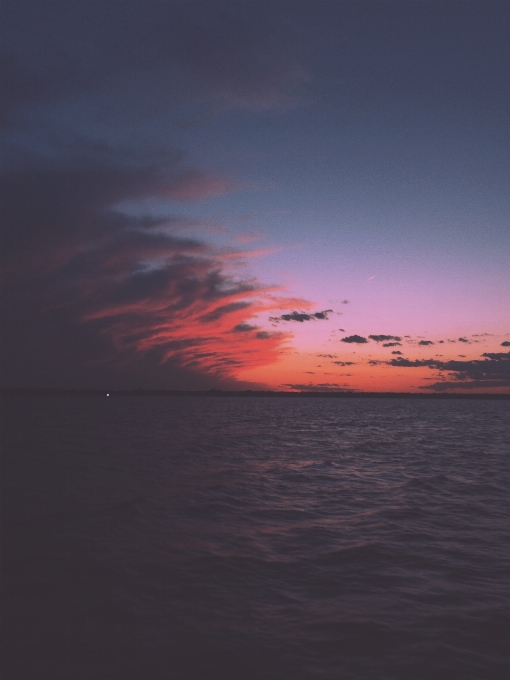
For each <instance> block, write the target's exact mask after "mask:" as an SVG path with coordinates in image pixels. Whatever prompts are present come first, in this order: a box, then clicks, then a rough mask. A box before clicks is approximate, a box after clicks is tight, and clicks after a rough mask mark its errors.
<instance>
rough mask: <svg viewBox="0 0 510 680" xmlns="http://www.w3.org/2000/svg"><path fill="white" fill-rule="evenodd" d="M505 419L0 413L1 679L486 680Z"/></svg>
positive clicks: (501, 405)
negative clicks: (0, 536) (0, 535)
mask: <svg viewBox="0 0 510 680" xmlns="http://www.w3.org/2000/svg"><path fill="white" fill-rule="evenodd" d="M509 406H510V403H509V402H498V401H461V400H451V401H426V402H424V401H416V400H407V399H345V400H344V399H327V398H316V397H315V398H300V399H285V398H276V397H275V398H270V397H259V398H234V397H223V398H212V397H205V396H202V397H182V398H178V397H175V398H174V397H129V398H128V397H126V398H120V397H119V398H109V399H107V398H87V397H74V398H64V397H60V398H59V397H47V398H44V397H12V398H9V399H6V400H5V404H4V417H5V418H4V419H5V424H4V436H3V450H4V455H3V475H2V478H3V482H2V484H3V489H2V502H3V513H2V517H3V525H4V536H5V538H4V540H3V544H4V549H3V554H4V562H5V566H4V576H3V587H4V591H5V593H4V596H3V600H4V609H5V613H4V621H5V623H6V626H5V628H6V631H5V636H6V642H4V649H5V661H4V667H5V674H4V676H5V678H6V679H9V680H10V678H13V679H14V678H16V679H19V680H27V679H29V680H32V679H33V680H46V679H48V680H50V679H51V680H60V679H61V678H62V679H64V678H66V680H67V679H69V678H73V680H82V679H83V680H85V679H86V680H90V679H91V678H94V679H95V680H117V679H119V680H120V679H122V680H130V679H131V680H142V679H144V680H145V679H147V680H152V679H154V680H163V679H169V680H174V679H175V680H195V679H196V680H217V679H218V680H219V679H222V680H234V679H236V680H241V679H246V680H256V679H258V678H268V679H273V680H287V679H292V680H306V679H310V680H316V679H317V680H319V679H324V680H326V679H327V680H337V679H340V680H341V679H343V678H346V679H347V678H352V679H353V680H354V679H355V680H365V679H367V680H368V679H373V680H385V679H387V680H400V679H402V680H413V679H417V680H419V679H422V680H429V679H430V680H432V679H433V680H440V679H443V678H444V679H445V680H446V679H448V680H455V679H457V678H458V679H459V680H460V679H462V680H469V679H475V678H476V679H477V680H495V679H499V678H501V680H503V678H504V679H505V680H506V678H508V677H510V650H509V645H508V630H509V629H510V547H509V546H510V542H509V539H510V535H509V534H510V492H509V489H510V444H509V442H510V413H509V410H510V409H509Z"/></svg>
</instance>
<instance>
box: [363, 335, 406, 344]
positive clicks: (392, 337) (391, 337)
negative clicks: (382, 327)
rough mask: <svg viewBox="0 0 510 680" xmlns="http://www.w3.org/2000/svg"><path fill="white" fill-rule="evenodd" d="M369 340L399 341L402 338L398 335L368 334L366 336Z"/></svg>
mask: <svg viewBox="0 0 510 680" xmlns="http://www.w3.org/2000/svg"><path fill="white" fill-rule="evenodd" d="M368 337H369V338H370V339H371V340H375V341H376V342H383V341H385V340H395V341H396V342H400V341H401V340H402V338H400V337H399V336H398V335H369V336H368Z"/></svg>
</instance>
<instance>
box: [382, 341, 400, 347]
mask: <svg viewBox="0 0 510 680" xmlns="http://www.w3.org/2000/svg"><path fill="white" fill-rule="evenodd" d="M383 347H402V343H401V342H384V343H383Z"/></svg>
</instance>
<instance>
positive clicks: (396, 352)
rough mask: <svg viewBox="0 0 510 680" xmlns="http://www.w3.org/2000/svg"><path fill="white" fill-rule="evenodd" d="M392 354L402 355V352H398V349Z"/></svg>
mask: <svg viewBox="0 0 510 680" xmlns="http://www.w3.org/2000/svg"><path fill="white" fill-rule="evenodd" d="M392 354H402V352H399V351H398V349H397V350H395V351H394V352H392Z"/></svg>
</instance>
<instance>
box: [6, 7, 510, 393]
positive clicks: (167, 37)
mask: <svg viewBox="0 0 510 680" xmlns="http://www.w3.org/2000/svg"><path fill="white" fill-rule="evenodd" d="M1 19H2V21H1V24H2V39H1V44H2V112H1V126H2V128H1V135H2V169H1V196H2V207H1V221H2V243H1V253H0V257H1V260H2V272H3V273H2V289H3V292H2V300H1V302H2V364H1V373H0V376H1V381H2V385H3V386H4V387H28V388H30V387H32V388H33V387H54V388H75V389H83V388H101V389H102V388H106V389H136V388H140V387H141V388H143V389H169V390H171V389H179V390H181V389H189V390H195V389H254V390H255V389H271V390H283V391H295V390H311V391H373V392H381V391H382V392H387V391H388V392H418V393H419V392H425V393H441V392H460V393H474V392H493V393H509V392H510V277H509V274H510V191H509V186H510V78H509V74H510V47H509V43H508V35H509V33H510V4H509V3H508V2H507V1H502V2H499V1H492V0H484V1H483V2H469V1H455V2H449V1H448V0H443V1H440V2H439V1H437V2H432V1H431V2H428V1H426V0H425V1H413V0H404V1H397V2H393V1H391V2H388V1H386V0H376V1H369V2H364V1H363V0H354V1H345V2H341V1H333V0H332V1H327V0H314V1H313V2H312V1H308V2H300V1H299V0H297V1H292V0H271V1H269V2H265V1H257V0H251V1H250V0H246V1H243V0H238V1H232V2H217V1H216V0H209V1H203V2H198V1H197V2H195V1H194V0H186V1H185V2H165V1H164V0H155V1H151V0H146V1H141V0H139V1H137V2H132V1H130V0H116V1H113V2H112V1H111V0H101V2H95V1H94V0H74V1H73V2H69V1H67V0H66V1H60V0H52V1H47V0H37V1H36V2H33V1H32V2H25V1H24V0H15V1H13V0H4V1H3V2H2V8H1Z"/></svg>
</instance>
